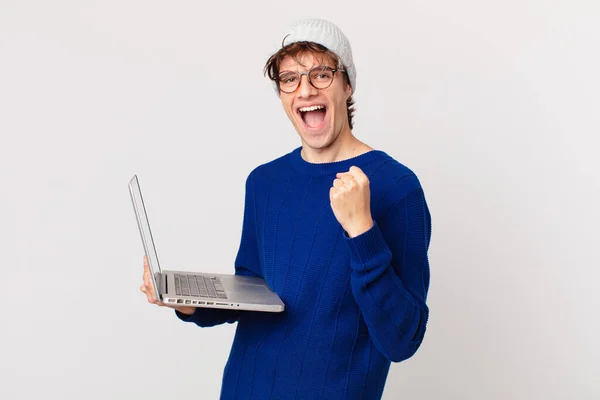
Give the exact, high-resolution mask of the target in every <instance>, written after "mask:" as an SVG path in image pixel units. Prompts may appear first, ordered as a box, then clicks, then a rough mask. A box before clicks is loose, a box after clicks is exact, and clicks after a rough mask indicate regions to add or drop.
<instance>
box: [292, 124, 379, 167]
mask: <svg viewBox="0 0 600 400" xmlns="http://www.w3.org/2000/svg"><path fill="white" fill-rule="evenodd" d="M370 150H373V149H372V148H371V147H370V146H368V145H366V144H365V143H363V142H361V141H360V140H358V139H357V138H356V137H354V135H353V134H352V132H351V131H350V130H348V131H347V132H346V133H344V132H342V133H340V134H339V135H338V137H337V139H336V140H334V141H333V143H331V144H329V145H328V146H326V147H322V148H313V147H310V146H308V145H307V144H306V143H304V142H303V143H302V151H301V153H300V154H301V155H302V158H303V159H304V160H305V161H307V162H310V163H315V164H320V163H329V162H335V161H342V160H347V159H349V158H352V157H356V156H359V155H361V154H364V153H366V152H367V151H370Z"/></svg>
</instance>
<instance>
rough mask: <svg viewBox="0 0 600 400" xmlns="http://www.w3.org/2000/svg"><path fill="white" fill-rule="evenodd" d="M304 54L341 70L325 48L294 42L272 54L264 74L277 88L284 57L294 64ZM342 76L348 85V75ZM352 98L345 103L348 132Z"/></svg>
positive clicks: (311, 43)
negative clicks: (318, 58)
mask: <svg viewBox="0 0 600 400" xmlns="http://www.w3.org/2000/svg"><path fill="white" fill-rule="evenodd" d="M284 40H285V39H284ZM305 53H313V54H315V55H323V56H324V57H325V58H326V59H329V61H332V62H334V63H335V64H336V68H342V67H343V64H342V61H341V60H340V58H339V57H338V56H337V55H336V54H335V53H333V52H332V51H331V50H329V49H327V47H325V46H321V45H320V44H318V43H313V42H296V43H292V44H289V45H287V46H283V47H282V48H281V49H279V51H278V52H277V53H275V54H273V55H272V56H271V57H270V58H269V59H268V60H267V62H266V64H265V69H264V73H265V75H268V76H269V78H270V79H271V80H273V81H275V83H276V84H277V87H279V80H278V79H277V78H278V76H279V66H280V65H281V62H282V61H283V59H284V58H285V57H288V56H289V57H292V58H293V59H294V60H295V61H296V62H299V61H298V57H300V56H302V55H303V54H305ZM342 75H343V76H344V83H346V84H347V85H350V79H349V78H348V75H347V74H345V73H342ZM350 86H352V85H350ZM354 109H355V107H354V98H353V97H352V95H350V97H348V100H347V101H346V110H347V112H348V126H349V127H350V130H352V127H353V123H352V118H353V116H354Z"/></svg>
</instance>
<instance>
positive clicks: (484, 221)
mask: <svg viewBox="0 0 600 400" xmlns="http://www.w3.org/2000/svg"><path fill="white" fill-rule="evenodd" d="M599 8H600V6H599V5H598V2H597V1H573V0H571V1H567V0H557V1H542V0H539V1H533V0H529V1H527V0H504V1H475V0H456V1H452V2H449V1H442V0H434V1H420V2H417V1H404V2H392V1H385V2H383V1H374V0H369V1H361V2H355V1H338V0H330V1H317V2H281V1H264V0H263V1H223V2H216V1H215V2H200V1H171V2H167V1H162V2H161V1H110V2H109V1H97V2H93V1H71V2H65V1H52V2H44V1H37V2H34V1H7V0H2V1H0V135H1V142H0V163H1V165H0V183H1V196H0V249H1V260H2V278H1V279H0V285H1V286H0V289H1V291H0V293H1V295H0V296H1V300H2V301H1V302H0V304H1V305H0V307H1V315H2V323H1V329H0V346H1V347H0V380H1V382H0V397H1V398H3V399H9V398H10V399H12V398H15V399H25V398H53V399H83V398H85V399H108V398H145V399H175V398H201V399H216V398H217V397H218V393H219V389H220V383H221V376H222V369H223V366H224V364H225V362H226V357H227V355H228V352H229V348H230V344H231V340H232V337H233V333H234V329H235V325H228V326H221V327H216V328H211V329H200V328H198V327H196V326H195V325H193V324H184V323H182V322H180V321H179V320H178V319H177V318H176V317H175V316H174V315H173V313H172V312H171V311H170V310H166V309H159V308H157V307H155V306H151V305H148V304H147V303H146V301H145V297H144V296H143V295H142V294H141V293H140V292H139V285H140V284H141V274H142V256H143V250H142V244H141V240H140V237H139V232H138V228H137V226H136V223H135V217H134V214H133V208H132V205H131V201H130V198H129V193H128V190H127V182H128V181H129V179H130V178H131V177H132V175H133V174H134V173H137V174H138V175H139V179H140V183H141V187H142V190H143V192H144V197H145V199H146V205H147V209H148V213H149V217H150V222H151V225H152V228H153V233H154V237H155V240H156V245H157V249H158V253H159V257H160V260H161V264H162V266H163V267H164V268H168V269H184V270H197V269H205V270H209V271H215V272H231V271H232V270H233V261H234V257H235V253H236V251H237V248H238V245H239V235H240V232H241V218H242V208H243V194H244V182H245V178H246V176H247V174H248V173H249V172H250V171H251V170H252V169H253V168H254V167H255V166H257V165H258V164H261V163H264V162H267V161H270V160H272V159H274V158H277V157H279V156H280V155H282V154H284V153H287V152H289V151H291V150H292V149H293V148H295V147H297V146H299V145H300V141H299V138H298V136H297V134H296V133H295V131H294V129H293V127H292V125H291V124H290V123H289V121H288V120H287V117H286V116H285V114H284V112H283V110H282V109H281V106H280V103H279V100H278V98H277V96H276V95H275V94H274V92H273V90H272V88H271V84H270V82H269V81H268V80H267V79H266V78H264V77H263V75H262V67H263V65H264V62H265V61H266V59H267V58H268V56H269V55H270V54H271V53H272V52H273V51H275V50H276V49H277V46H278V44H279V43H280V42H281V39H282V38H283V36H284V35H285V33H286V28H287V27H288V26H290V25H291V24H292V23H293V22H295V21H296V20H298V19H300V18H304V17H321V18H325V19H329V20H331V21H333V22H334V23H336V24H337V25H338V26H340V27H341V28H342V30H343V31H344V32H345V33H346V35H347V36H348V38H349V39H350V41H351V43H352V46H353V52H354V60H355V64H356V67H357V72H358V75H357V87H356V89H357V90H356V95H355V97H356V108H357V111H356V119H355V121H356V122H355V130H354V133H355V134H356V135H357V137H359V138H360V139H362V140H363V141H365V142H367V143H368V144H370V145H371V146H373V147H375V148H378V149H381V150H384V151H386V152H387V153H388V154H390V155H392V156H393V157H395V158H396V159H397V160H399V161H400V162H402V163H403V164H405V165H407V166H408V167H410V168H411V169H413V170H414V171H415V172H416V173H417V175H418V176H419V178H420V180H421V182H422V184H423V187H424V189H425V193H426V197H427V201H428V203H429V206H430V210H431V214H432V218H433V236H432V242H431V248H430V263H431V287H430V292H429V298H428V304H429V306H430V309H431V318H430V322H429V325H428V331H427V335H426V337H425V341H424V343H423V345H422V347H421V349H420V350H419V351H418V352H417V354H416V355H415V356H414V357H413V358H411V359H409V360H407V361H406V362H403V363H400V364H394V365H393V366H392V368H391V371H390V374H389V377H388V381H387V386H386V390H385V393H384V399H452V400H454V399H456V400H464V399H477V400H480V399H486V400H488V399H489V400H496V399H498V400H504V399H528V400H529V399H545V400H546V399H597V398H600V383H599V380H598V379H599V378H598V376H599V373H600V367H599V365H600V345H598V337H599V336H600V323H599V319H598V314H599V311H598V310H599V308H600V294H599V293H598V292H599V281H600V272H599V270H600V263H599V261H600V259H599V255H598V249H597V246H598V223H599V222H600V216H599V214H600V212H599V211H598V208H599V206H600V183H599V180H598V176H597V174H598V171H600V161H599V160H598V157H597V153H598V149H599V148H600V146H599V144H598V139H597V136H598V135H599V134H600V129H599V128H600V121H599V119H600V117H599V115H600V114H599V110H600V107H599V106H600V100H599V93H600V90H599V89H600V79H599V78H598V71H600V57H599V48H600V39H599V38H600V27H599V24H598V21H599V20H600V13H599Z"/></svg>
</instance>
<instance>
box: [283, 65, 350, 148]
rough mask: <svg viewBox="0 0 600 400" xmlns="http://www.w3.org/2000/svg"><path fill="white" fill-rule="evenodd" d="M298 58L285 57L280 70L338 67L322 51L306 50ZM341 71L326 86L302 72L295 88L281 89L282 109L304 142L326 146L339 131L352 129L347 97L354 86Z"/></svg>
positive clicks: (317, 146)
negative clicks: (291, 90) (319, 85)
mask: <svg viewBox="0 0 600 400" xmlns="http://www.w3.org/2000/svg"><path fill="white" fill-rule="evenodd" d="M297 59H298V61H299V62H296V61H295V60H294V59H293V58H291V57H286V58H284V59H283V61H282V62H281V64H280V66H279V72H280V74H281V73H283V72H284V71H294V72H305V71H309V70H310V69H311V68H313V67H316V66H328V67H331V68H335V67H336V65H335V64H334V63H333V62H332V61H331V60H330V59H329V58H328V57H325V56H323V55H316V56H315V55H314V54H312V53H304V54H303V55H301V56H299V57H297ZM341 74H342V73H341V72H336V73H335V75H334V79H333V83H332V84H331V86H329V87H328V88H327V89H317V88H315V87H313V86H312V85H311V84H310V83H309V82H308V78H307V76H306V75H302V76H301V79H300V85H299V86H298V88H297V89H296V91H294V92H293V93H284V92H280V96H281V103H282V105H283V109H284V110H285V112H286V114H287V116H288V117H289V119H290V121H292V124H294V127H295V128H296V131H297V132H298V134H299V135H300V138H301V139H302V144H303V145H306V146H309V147H311V148H313V149H324V148H327V147H328V146H329V145H331V143H333V142H334V141H335V140H336V139H337V137H338V136H339V134H340V132H342V131H343V130H348V131H349V126H348V112H347V109H346V100H347V99H348V98H349V97H350V95H351V94H352V89H351V88H350V85H347V84H346V83H345V82H344V77H343V76H341ZM315 108H316V109H315ZM311 110H312V111H311Z"/></svg>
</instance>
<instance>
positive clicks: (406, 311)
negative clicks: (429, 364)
mask: <svg viewBox="0 0 600 400" xmlns="http://www.w3.org/2000/svg"><path fill="white" fill-rule="evenodd" d="M265 72H266V73H267V74H268V76H269V77H270V78H271V79H273V81H274V85H275V88H276V90H277V93H278V94H279V96H280V98H281V103H282V105H283V109H284V110H285V112H286V114H287V115H288V117H289V118H290V120H291V122H292V124H293V125H294V127H295V128H296V131H297V133H298V135H299V136H300V139H301V142H302V146H301V147H299V148H297V149H295V150H293V151H292V152H291V153H289V154H286V155H284V156H283V157H280V158H278V159H276V160H274V161H271V162H269V163H266V164H264V165H261V166H259V167H257V168H256V169H254V170H253V171H252V172H251V173H250V174H249V176H248V178H247V180H246V196H245V207H244V219H243V227H242V237H241V243H240V248H239V252H238V254H237V257H236V259H235V271H236V273H237V274H240V275H256V276H260V277H262V278H264V279H265V280H266V282H267V283H268V284H269V286H270V287H271V289H273V290H274V291H275V292H276V293H277V294H278V295H279V296H280V297H281V299H282V300H283V301H284V303H285V304H286V310H285V312H283V313H279V314H274V313H259V312H245V311H237V310H234V311H230V310H210V309H194V308H189V307H179V308H176V313H177V315H178V316H179V318H181V319H182V320H184V321H189V322H193V323H195V324H197V325H199V326H202V327H207V326H213V325H217V324H222V323H226V322H227V323H232V322H235V321H237V322H238V326H237V331H236V335H235V339H234V342H233V346H232V349H231V353H230V356H229V360H228V362H227V365H226V367H225V371H224V377H223V382H222V384H223V386H222V391H221V398H222V399H238V398H244V399H260V400H264V399H379V398H381V396H382V392H383V388H384V384H385V381H386V377H387V374H388V370H389V367H390V362H391V361H394V362H399V361H402V360H405V359H407V358H409V357H411V356H412V355H413V354H414V353H415V352H416V351H417V349H418V348H419V346H420V344H421V341H422V340H423V336H424V334H425V328H426V324H427V319H428V315H429V310H428V307H427V305H426V297H427V291H428V287H429V264H428V259H427V251H428V247H429V241H430V236H431V219H430V214H429V210H428V208H427V204H426V201H425V197H424V194H423V190H422V188H421V185H420V183H419V180H418V179H417V177H416V175H415V174H414V173H413V172H412V171H411V170H410V169H408V168H407V167H405V166H404V165H402V164H400V163H398V162H397V161H395V160H394V159H393V158H391V157H390V156H389V155H387V154H386V153H384V152H382V151H379V150H373V149H372V148H371V147H369V146H368V145H366V144H365V143H363V142H361V141H360V140H358V139H357V138H356V137H355V136H354V135H353V134H352V113H353V99H352V94H353V92H354V89H355V88H356V72H355V68H354V62H353V60H352V52H351V49H350V44H349V42H348V40H347V38H346V37H345V36H344V34H343V33H342V32H341V31H340V30H339V28H337V27H336V26H335V25H333V24H331V23H329V22H327V21H323V20H305V21H301V22H300V23H299V24H297V25H296V26H295V27H294V28H293V29H292V30H291V32H290V34H289V35H288V36H286V38H285V39H284V43H283V47H282V48H281V49H280V50H279V51H278V52H277V53H276V54H274V55H273V56H272V57H271V58H270V59H269V60H268V62H267V65H266V66H265ZM151 288H152V286H151V281H150V279H149V274H148V268H147V266H146V267H145V275H144V285H142V288H141V289H142V291H143V292H144V293H146V294H147V296H148V300H149V301H150V302H151V303H155V304H159V302H158V301H157V299H156V298H154V297H153V293H154V292H153V290H151Z"/></svg>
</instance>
